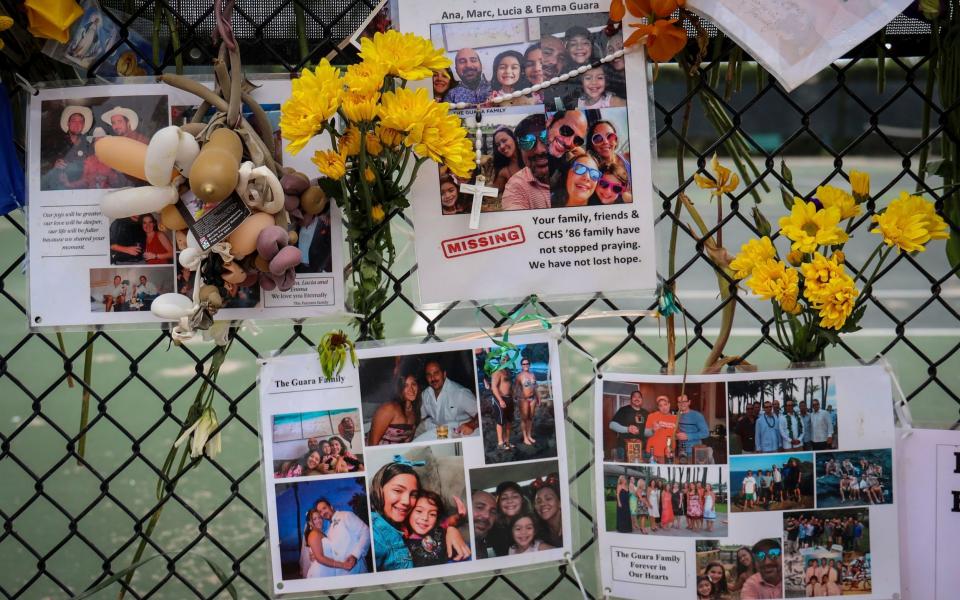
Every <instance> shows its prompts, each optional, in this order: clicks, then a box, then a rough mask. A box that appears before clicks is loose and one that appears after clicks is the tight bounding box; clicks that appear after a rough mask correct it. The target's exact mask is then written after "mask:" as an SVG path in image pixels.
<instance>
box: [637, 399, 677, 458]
mask: <svg viewBox="0 0 960 600" xmlns="http://www.w3.org/2000/svg"><path fill="white" fill-rule="evenodd" d="M676 430H677V415H671V414H670V398H668V397H666V396H657V412H655V413H653V414H652V415H650V416H649V417H647V426H646V429H645V433H646V434H647V453H648V454H650V455H651V456H652V460H653V462H658V463H665V462H667V459H668V458H669V457H670V454H672V453H674V452H675V448H674V446H675V445H676V437H675V436H676ZM668 440H670V452H669V453H668V452H667V441H668Z"/></svg>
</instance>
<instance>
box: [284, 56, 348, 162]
mask: <svg viewBox="0 0 960 600" xmlns="http://www.w3.org/2000/svg"><path fill="white" fill-rule="evenodd" d="M342 93H343V84H342V82H341V80H340V71H339V70H338V69H337V68H335V67H333V66H332V65H331V64H330V63H329V62H328V61H327V59H323V60H321V61H320V64H319V65H317V68H316V69H314V70H313V71H310V70H309V69H305V70H304V71H303V73H302V74H301V76H300V77H299V78H297V79H294V80H293V87H292V91H291V93H290V98H288V99H287V101H286V102H284V103H283V105H282V106H281V107H280V135H282V136H283V138H284V139H287V140H290V144H289V145H288V146H287V150H288V151H289V152H290V153H291V154H296V153H298V152H300V151H301V150H302V149H303V147H304V146H306V145H307V142H309V141H310V138H312V137H313V136H314V135H316V134H317V131H319V130H320V128H321V127H322V126H323V124H324V123H325V122H326V121H329V120H330V118H331V117H333V115H334V114H336V112H337V108H338V107H339V106H340V96H341V94H342Z"/></svg>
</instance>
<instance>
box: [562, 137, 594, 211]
mask: <svg viewBox="0 0 960 600" xmlns="http://www.w3.org/2000/svg"><path fill="white" fill-rule="evenodd" d="M565 159H566V160H565V167H564V168H562V169H561V170H560V171H559V173H558V175H559V177H558V183H559V185H557V186H556V187H555V188H554V189H553V198H552V201H553V206H554V208H562V207H574V206H587V204H589V203H590V202H591V200H593V199H594V193H595V192H596V191H597V182H598V181H600V177H601V175H603V174H602V173H601V172H600V169H599V166H600V165H598V164H597V161H596V159H595V158H593V157H592V156H590V155H589V154H587V151H586V150H584V149H583V148H573V149H571V150H570V151H569V152H567V154H566V156H565Z"/></svg>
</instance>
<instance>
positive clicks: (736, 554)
mask: <svg viewBox="0 0 960 600" xmlns="http://www.w3.org/2000/svg"><path fill="white" fill-rule="evenodd" d="M696 549H697V584H696V598H697V600H760V599H765V598H783V557H782V554H783V546H782V544H781V543H780V539H779V538H764V539H760V540H757V539H756V538H749V537H748V538H743V537H742V535H741V536H732V537H730V538H728V539H726V540H724V543H722V544H721V543H720V541H718V540H697V544H696Z"/></svg>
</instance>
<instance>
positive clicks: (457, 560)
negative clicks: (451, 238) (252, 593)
mask: <svg viewBox="0 0 960 600" xmlns="http://www.w3.org/2000/svg"><path fill="white" fill-rule="evenodd" d="M511 341H512V342H514V343H516V344H518V347H519V350H518V352H516V353H514V354H511V355H510V356H508V357H507V358H505V359H504V360H502V361H501V362H500V364H499V368H498V370H497V371H495V372H494V373H492V374H488V373H487V372H486V371H485V370H484V364H485V361H486V358H487V353H488V352H489V351H490V344H489V340H472V341H462V342H447V343H435V344H410V345H398V346H385V347H379V348H366V349H360V350H358V355H359V365H358V367H356V368H354V367H352V366H349V365H348V366H347V367H346V368H345V369H344V370H343V372H342V373H341V374H340V375H339V376H337V377H334V378H333V379H331V380H327V379H325V378H324V377H323V375H322V374H321V373H320V367H319V363H318V361H317V357H316V354H309V355H298V356H281V357H277V358H272V359H267V360H265V361H263V367H262V371H261V375H260V432H261V439H262V442H263V469H264V473H266V475H265V480H266V493H265V497H266V500H267V508H266V515H267V517H266V518H267V529H268V536H269V540H270V544H269V547H270V549H271V557H270V560H271V569H272V576H273V581H274V586H275V587H274V591H275V593H277V594H288V593H299V592H319V591H331V590H338V589H344V588H357V587H369V586H394V587H396V585H398V584H405V583H409V584H414V583H417V584H419V583H423V582H425V581H430V580H433V579H439V578H444V579H446V578H449V577H455V576H457V575H464V574H468V573H479V572H486V571H499V570H501V569H508V568H511V567H520V566H530V565H537V564H545V563H550V562H555V561H559V560H562V559H563V556H564V553H565V552H569V551H570V549H571V548H572V546H573V540H572V539H571V536H572V532H571V527H570V509H569V507H570V506H571V500H570V497H569V486H568V485H567V481H568V475H567V462H566V445H565V438H564V427H563V423H564V421H563V403H562V402H563V393H562V391H561V388H560V371H559V357H558V355H557V345H556V342H555V341H554V340H551V339H550V338H549V337H547V336H544V335H530V336H520V337H518V338H515V339H511ZM458 507H462V512H461V508H458ZM458 546H462V547H463V548H464V549H465V552H464V553H463V556H461V557H457V556H454V557H453V558H450V557H449V553H448V551H449V552H454V551H455V549H456V548H457V547H458ZM351 557H352V558H351ZM373 573H376V576H373V575H372V574H373Z"/></svg>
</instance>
